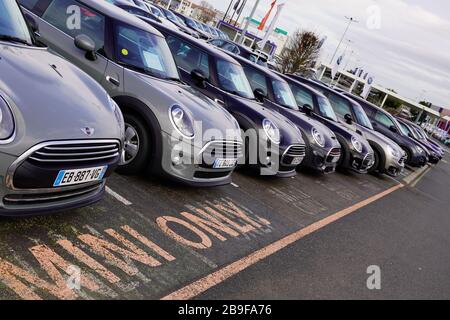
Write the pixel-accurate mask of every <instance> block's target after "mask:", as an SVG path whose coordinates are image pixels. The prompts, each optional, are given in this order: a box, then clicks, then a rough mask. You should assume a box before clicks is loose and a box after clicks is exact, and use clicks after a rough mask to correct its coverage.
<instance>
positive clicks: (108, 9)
mask: <svg viewBox="0 0 450 320" xmlns="http://www.w3.org/2000/svg"><path fill="white" fill-rule="evenodd" d="M78 1H79V2H80V3H82V4H85V5H86V6H88V7H91V8H92V9H94V10H97V11H99V12H101V13H102V14H103V15H105V16H108V17H109V18H111V19H114V20H117V21H120V22H123V23H126V24H129V25H132V26H134V27H136V28H139V29H141V30H144V31H147V32H149V33H153V34H154V35H157V36H162V34H161V33H160V32H159V31H158V30H156V29H155V28H154V27H152V26H150V25H149V24H148V23H145V22H144V21H142V20H141V19H139V18H137V17H135V16H134V15H132V14H131V13H128V12H126V11H125V10H123V9H121V8H119V7H117V6H115V5H114V4H112V3H109V2H107V1H98V0H78ZM114 3H117V4H121V5H127V6H130V7H136V8H138V9H140V10H142V9H141V8H140V7H138V6H136V5H133V4H132V3H130V2H128V1H123V0H114Z"/></svg>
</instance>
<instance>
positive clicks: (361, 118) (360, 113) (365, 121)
mask: <svg viewBox="0 0 450 320" xmlns="http://www.w3.org/2000/svg"><path fill="white" fill-rule="evenodd" d="M352 105H353V112H354V113H355V116H356V121H357V122H358V123H359V124H360V125H362V126H363V127H366V128H369V129H371V130H373V126H372V123H371V122H370V120H369V118H368V117H367V114H366V112H365V111H364V109H363V108H362V107H361V106H360V105H359V104H357V103H353V104H352Z"/></svg>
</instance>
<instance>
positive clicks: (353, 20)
mask: <svg viewBox="0 0 450 320" xmlns="http://www.w3.org/2000/svg"><path fill="white" fill-rule="evenodd" d="M345 19H348V25H347V28H346V29H345V31H344V34H343V35H342V38H341V41H339V44H338V46H337V48H336V51H335V52H334V54H333V56H332V57H331V61H330V64H332V63H333V61H334V58H335V57H336V54H337V53H338V51H339V48H340V47H341V44H342V41H344V38H345V35H346V34H347V32H348V29H350V25H351V24H352V23H353V22H355V23H358V22H359V21H358V20H356V19H355V18H353V17H345Z"/></svg>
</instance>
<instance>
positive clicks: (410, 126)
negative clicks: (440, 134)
mask: <svg viewBox="0 0 450 320" xmlns="http://www.w3.org/2000/svg"><path fill="white" fill-rule="evenodd" d="M396 119H397V121H398V122H399V123H400V126H401V127H402V129H403V130H404V131H405V132H407V133H408V136H409V137H410V138H412V139H414V140H415V141H416V142H418V143H419V144H420V146H421V147H422V148H423V149H424V150H426V151H427V153H428V162H429V163H432V164H437V163H438V162H439V160H441V159H442V158H441V156H440V154H439V150H438V148H436V147H434V146H433V145H431V144H430V143H428V141H427V139H426V138H425V137H422V136H421V135H420V134H419V132H418V131H417V129H416V127H415V125H414V123H412V122H411V121H409V120H405V119H403V118H399V117H396Z"/></svg>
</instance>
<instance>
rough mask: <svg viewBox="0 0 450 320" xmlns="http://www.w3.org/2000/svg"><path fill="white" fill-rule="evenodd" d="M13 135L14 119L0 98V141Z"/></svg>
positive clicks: (5, 103)
mask: <svg viewBox="0 0 450 320" xmlns="http://www.w3.org/2000/svg"><path fill="white" fill-rule="evenodd" d="M13 134H14V117H13V114H12V112H11V109H10V108H9V106H8V103H7V102H6V100H5V99H3V97H2V96H0V140H7V139H9V138H11V137H12V135H13Z"/></svg>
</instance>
